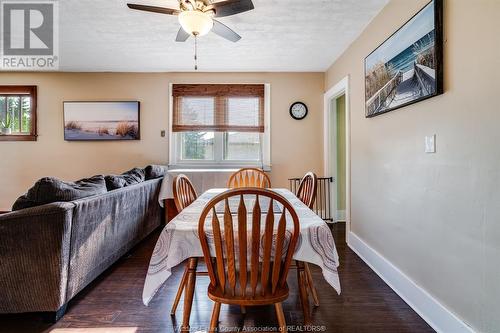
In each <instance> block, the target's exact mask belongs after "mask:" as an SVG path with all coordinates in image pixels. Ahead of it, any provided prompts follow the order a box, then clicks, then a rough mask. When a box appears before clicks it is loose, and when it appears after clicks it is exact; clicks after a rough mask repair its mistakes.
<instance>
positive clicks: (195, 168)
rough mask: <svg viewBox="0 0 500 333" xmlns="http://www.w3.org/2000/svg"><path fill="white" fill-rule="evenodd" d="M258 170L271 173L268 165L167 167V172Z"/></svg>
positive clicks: (180, 165) (179, 165)
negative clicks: (249, 168)
mask: <svg viewBox="0 0 500 333" xmlns="http://www.w3.org/2000/svg"><path fill="white" fill-rule="evenodd" d="M248 167H251V168H259V169H263V170H264V171H266V172H270V171H271V166H270V165H265V166H264V167H263V168H262V165H259V166H255V165H207V166H204V165H182V164H177V165H169V166H168V172H174V173H177V172H186V173H188V172H236V171H238V170H239V169H241V168H248Z"/></svg>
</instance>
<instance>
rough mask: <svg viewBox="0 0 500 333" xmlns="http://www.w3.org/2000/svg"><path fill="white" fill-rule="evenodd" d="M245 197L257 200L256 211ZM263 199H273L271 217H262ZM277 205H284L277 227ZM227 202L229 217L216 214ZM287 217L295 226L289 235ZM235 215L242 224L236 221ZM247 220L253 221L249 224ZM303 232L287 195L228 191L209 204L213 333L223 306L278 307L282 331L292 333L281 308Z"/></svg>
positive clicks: (206, 251) (205, 238) (204, 234)
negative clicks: (233, 201)
mask: <svg viewBox="0 0 500 333" xmlns="http://www.w3.org/2000/svg"><path fill="white" fill-rule="evenodd" d="M244 196H245V198H248V197H249V196H250V197H251V198H252V197H253V198H254V199H255V200H253V204H251V205H253V207H246V205H245V201H244ZM232 198H235V199H236V200H239V202H238V208H237V211H234V210H235V209H233V211H231V210H230V207H229V200H230V199H232ZM259 198H260V200H259ZM263 198H267V200H266V201H267V202H268V207H269V208H268V209H267V212H266V213H265V214H264V215H265V216H264V215H263V214H262V209H264V211H265V210H266V209H265V207H264V206H265V205H262V206H263V207H262V208H261V204H262V202H263V200H262V199H263ZM261 200H262V201H261ZM273 201H275V202H278V203H280V204H281V205H283V209H282V211H281V212H279V213H278V215H279V216H278V218H277V222H276V223H275V215H274V214H275V212H274V204H273ZM222 203H223V204H224V208H223V211H224V213H223V214H222V212H221V211H216V205H218V206H220V205H221V204H222ZM221 208H222V207H221ZM221 208H219V209H220V210H222V209H221ZM249 212H250V216H249V215H248V213H249ZM287 212H288V213H289V216H290V220H291V221H289V222H291V224H290V226H291V227H293V228H289V229H288V230H287V228H286V224H287V221H286V216H287ZM218 213H219V214H221V215H222V216H221V218H222V220H220V218H219V216H218V215H217V214H218ZM233 214H234V217H237V221H233ZM207 217H208V220H209V224H211V227H212V228H211V229H212V230H208V231H207V230H205V226H206V224H207V222H206V220H207ZM247 219H249V222H250V221H251V222H250V223H248V224H247ZM261 225H262V226H263V227H264V229H263V231H264V233H263V234H261ZM299 228H300V226H299V219H298V216H297V214H296V212H295V210H294V208H293V207H292V205H291V204H290V203H289V202H288V201H287V200H286V199H285V198H284V197H283V196H281V195H279V194H277V193H275V192H272V191H270V190H267V189H258V188H240V189H233V190H228V191H226V192H224V193H221V194H219V195H218V196H216V197H214V198H213V199H212V200H210V201H209V202H208V203H207V205H206V206H205V208H204V209H203V211H202V213H201V216H200V221H199V224H198V233H199V235H200V242H201V247H202V250H203V256H204V258H205V262H206V263H207V269H208V276H209V277H210V284H209V286H208V297H209V298H210V299H211V300H212V301H214V302H215V304H214V306H213V310H212V317H211V320H210V331H209V332H213V331H214V330H215V329H216V327H217V325H218V320H219V313H220V308H221V304H232V305H239V306H242V307H246V306H258V305H271V304H274V307H275V311H276V316H277V319H278V323H279V326H280V331H281V332H286V331H287V329H286V322H285V316H284V313H283V308H282V305H281V303H282V302H283V301H284V300H286V299H287V298H288V293H289V291H288V285H287V282H286V278H287V275H288V270H289V268H290V263H291V261H292V256H293V253H294V250H295V245H296V244H297V239H298V236H299V232H300V230H299ZM209 244H212V247H210V246H209ZM273 245H274V249H273ZM212 258H215V260H213V261H212ZM248 261H249V265H247V264H248ZM248 267H250V269H249V270H248Z"/></svg>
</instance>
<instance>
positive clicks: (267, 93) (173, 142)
mask: <svg viewBox="0 0 500 333" xmlns="http://www.w3.org/2000/svg"><path fill="white" fill-rule="evenodd" d="M174 84H175V83H171V84H170V87H169V91H170V94H169V97H170V99H169V168H170V169H177V168H183V169H196V168H210V169H217V168H243V167H259V168H262V169H264V170H266V171H270V170H271V85H270V84H269V83H265V84H264V133H261V134H260V136H261V145H262V146H261V150H262V152H261V157H262V160H258V161H248V160H246V161H245V160H243V161H238V160H230V161H228V160H224V151H223V149H224V138H223V136H224V133H222V132H215V136H214V159H213V160H182V159H180V154H181V140H180V135H179V133H174V132H173V131H172V117H173V96H172V88H173V85H174Z"/></svg>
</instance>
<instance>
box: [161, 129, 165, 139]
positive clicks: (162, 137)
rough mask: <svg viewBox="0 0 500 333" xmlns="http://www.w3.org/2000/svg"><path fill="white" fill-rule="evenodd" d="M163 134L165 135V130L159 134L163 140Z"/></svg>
mask: <svg viewBox="0 0 500 333" xmlns="http://www.w3.org/2000/svg"><path fill="white" fill-rule="evenodd" d="M165 134H166V132H165V130H162V131H161V132H160V136H161V137H162V138H164V137H165Z"/></svg>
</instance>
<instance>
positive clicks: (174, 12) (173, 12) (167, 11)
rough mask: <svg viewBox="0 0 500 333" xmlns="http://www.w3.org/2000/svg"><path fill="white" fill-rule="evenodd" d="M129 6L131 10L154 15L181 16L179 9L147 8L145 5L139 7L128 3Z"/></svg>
mask: <svg viewBox="0 0 500 333" xmlns="http://www.w3.org/2000/svg"><path fill="white" fill-rule="evenodd" d="M127 6H128V8H130V9H135V10H142V11H144V12H153V13H160V14H168V15H177V14H179V11H178V10H177V9H173V8H164V7H155V6H145V5H138V4H134V3H128V4H127Z"/></svg>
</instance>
